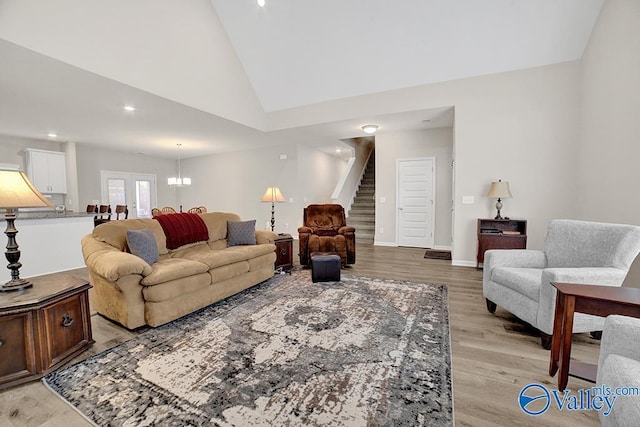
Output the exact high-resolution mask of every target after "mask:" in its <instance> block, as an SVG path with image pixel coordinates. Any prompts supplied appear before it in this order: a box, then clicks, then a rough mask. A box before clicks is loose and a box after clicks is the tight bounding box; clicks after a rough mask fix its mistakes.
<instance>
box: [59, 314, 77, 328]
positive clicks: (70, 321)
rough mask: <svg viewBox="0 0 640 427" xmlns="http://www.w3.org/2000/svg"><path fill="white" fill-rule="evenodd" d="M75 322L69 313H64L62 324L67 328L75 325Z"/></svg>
mask: <svg viewBox="0 0 640 427" xmlns="http://www.w3.org/2000/svg"><path fill="white" fill-rule="evenodd" d="M73 322H75V320H74V319H73V317H71V316H70V315H69V313H65V314H63V315H62V326H64V327H65V328H68V327H69V326H71V325H73Z"/></svg>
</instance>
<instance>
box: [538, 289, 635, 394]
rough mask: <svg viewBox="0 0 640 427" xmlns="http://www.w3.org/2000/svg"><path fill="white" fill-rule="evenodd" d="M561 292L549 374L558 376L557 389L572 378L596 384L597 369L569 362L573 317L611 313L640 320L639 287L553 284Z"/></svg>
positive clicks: (584, 364)
mask: <svg viewBox="0 0 640 427" xmlns="http://www.w3.org/2000/svg"><path fill="white" fill-rule="evenodd" d="M551 285H553V287H555V288H556V289H557V290H558V294H557V297H556V309H555V317H554V324H553V338H552V341H551V357H550V359H551V360H550V361H549V375H551V376H554V375H555V374H556V372H557V373H558V390H560V391H563V390H564V389H565V388H566V387H567V382H568V380H569V375H571V376H573V377H576V378H580V379H583V380H586V381H591V382H595V379H596V371H597V368H598V366H597V365H594V364H590V363H584V362H579V361H577V360H574V361H573V362H571V366H569V363H570V357H571V340H572V339H573V314H574V313H575V312H578V313H586V314H593V315H595V316H602V317H606V316H609V315H610V314H622V315H625V316H632V317H640V288H621V287H617V286H596V285H581V284H575V283H551Z"/></svg>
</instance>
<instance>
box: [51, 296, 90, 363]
mask: <svg viewBox="0 0 640 427" xmlns="http://www.w3.org/2000/svg"><path fill="white" fill-rule="evenodd" d="M87 304H88V301H86V293H81V294H76V295H72V296H70V297H68V298H66V299H63V300H61V301H59V302H57V303H55V304H52V305H50V306H48V307H45V308H43V309H42V315H43V318H44V322H43V325H44V328H46V331H45V333H44V337H46V342H45V347H46V349H45V350H46V351H45V358H44V361H43V362H44V366H43V368H44V369H45V370H47V369H50V368H51V367H53V366H55V365H57V364H59V363H62V362H64V361H65V359H67V358H68V357H69V356H70V355H73V354H74V353H76V352H77V351H78V350H79V349H81V348H84V347H86V346H87V344H88V343H89V341H91V336H90V332H89V329H90V326H89V323H88V322H89V321H90V319H89V318H88V313H89V310H88V307H87V306H86V305H87Z"/></svg>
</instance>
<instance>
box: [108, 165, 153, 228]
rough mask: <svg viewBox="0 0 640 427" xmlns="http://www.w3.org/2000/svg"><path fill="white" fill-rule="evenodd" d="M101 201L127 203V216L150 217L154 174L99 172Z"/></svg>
mask: <svg viewBox="0 0 640 427" xmlns="http://www.w3.org/2000/svg"><path fill="white" fill-rule="evenodd" d="M100 182H101V184H102V203H103V204H109V205H111V209H112V210H115V207H116V205H127V207H128V209H129V218H151V209H152V208H153V207H154V206H155V205H156V194H157V190H156V176H155V175H152V174H139V173H130V172H110V171H101V172H100Z"/></svg>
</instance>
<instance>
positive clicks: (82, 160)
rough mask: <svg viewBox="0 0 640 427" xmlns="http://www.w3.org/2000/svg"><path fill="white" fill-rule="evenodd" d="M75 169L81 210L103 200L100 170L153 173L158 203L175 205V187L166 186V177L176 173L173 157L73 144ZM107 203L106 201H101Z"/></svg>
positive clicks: (160, 204)
mask: <svg viewBox="0 0 640 427" xmlns="http://www.w3.org/2000/svg"><path fill="white" fill-rule="evenodd" d="M76 158H77V162H78V163H77V169H78V180H79V182H78V204H79V206H80V208H81V210H84V208H85V207H86V206H87V205H88V204H90V203H91V201H92V200H102V197H101V185H100V171H101V170H107V171H116V172H136V173H144V174H155V175H156V178H157V187H158V194H157V196H158V199H157V201H158V206H160V207H161V206H177V198H176V192H175V189H172V188H169V186H168V185H167V184H166V183H167V178H168V177H169V176H173V175H175V173H176V166H175V161H174V160H169V159H161V158H157V157H150V156H146V155H141V154H132V153H128V152H122V151H115V150H109V149H105V148H100V147H96V146H94V145H87V144H79V143H78V144H76ZM104 202H105V203H106V201H104Z"/></svg>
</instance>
